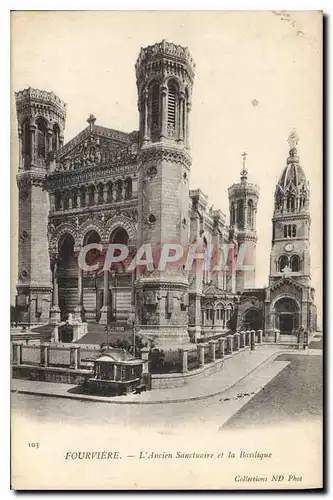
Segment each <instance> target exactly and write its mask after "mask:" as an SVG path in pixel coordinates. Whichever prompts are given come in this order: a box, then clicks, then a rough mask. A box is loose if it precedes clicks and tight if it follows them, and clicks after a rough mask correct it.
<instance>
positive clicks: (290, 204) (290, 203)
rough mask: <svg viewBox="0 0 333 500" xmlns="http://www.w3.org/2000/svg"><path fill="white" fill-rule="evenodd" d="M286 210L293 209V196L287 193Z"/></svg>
mask: <svg viewBox="0 0 333 500" xmlns="http://www.w3.org/2000/svg"><path fill="white" fill-rule="evenodd" d="M287 210H290V211H293V210H295V197H294V196H292V195H289V196H288V198H287Z"/></svg>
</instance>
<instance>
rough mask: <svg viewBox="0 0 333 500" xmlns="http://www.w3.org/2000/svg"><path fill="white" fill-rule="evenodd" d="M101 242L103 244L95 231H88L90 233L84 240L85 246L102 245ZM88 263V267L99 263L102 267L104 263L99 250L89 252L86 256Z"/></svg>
mask: <svg viewBox="0 0 333 500" xmlns="http://www.w3.org/2000/svg"><path fill="white" fill-rule="evenodd" d="M100 242H101V237H100V235H99V234H98V233H97V231H94V230H93V229H92V230H90V231H88V233H86V234H85V236H84V238H83V246H86V245H89V244H90V243H100ZM86 263H87V264H88V265H93V264H97V263H99V264H100V265H101V267H102V266H103V264H104V262H103V263H102V256H101V254H100V252H99V250H97V249H95V248H93V249H91V250H89V252H87V255H86Z"/></svg>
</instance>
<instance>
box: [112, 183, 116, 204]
mask: <svg viewBox="0 0 333 500" xmlns="http://www.w3.org/2000/svg"><path fill="white" fill-rule="evenodd" d="M116 200H117V185H116V182H114V183H113V184H112V201H116Z"/></svg>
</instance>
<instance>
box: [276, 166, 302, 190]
mask: <svg viewBox="0 0 333 500" xmlns="http://www.w3.org/2000/svg"><path fill="white" fill-rule="evenodd" d="M290 184H292V185H294V186H295V187H296V188H297V187H298V186H299V185H304V184H306V177H305V173H304V170H303V168H302V166H301V165H300V164H299V163H289V165H286V167H285V168H284V170H283V172H282V174H281V177H280V180H279V182H278V185H279V186H281V188H282V189H283V191H286V189H287V188H288V186H289V185H290Z"/></svg>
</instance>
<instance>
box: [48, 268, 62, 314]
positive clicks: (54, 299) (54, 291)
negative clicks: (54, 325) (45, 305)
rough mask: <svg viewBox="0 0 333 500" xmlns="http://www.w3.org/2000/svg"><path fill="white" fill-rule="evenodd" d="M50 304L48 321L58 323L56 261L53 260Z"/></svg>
mask: <svg viewBox="0 0 333 500" xmlns="http://www.w3.org/2000/svg"><path fill="white" fill-rule="evenodd" d="M52 285H53V288H52V304H51V309H50V321H51V322H58V321H60V308H59V289H58V261H57V260H56V259H55V260H54V263H53V269H52Z"/></svg>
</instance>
